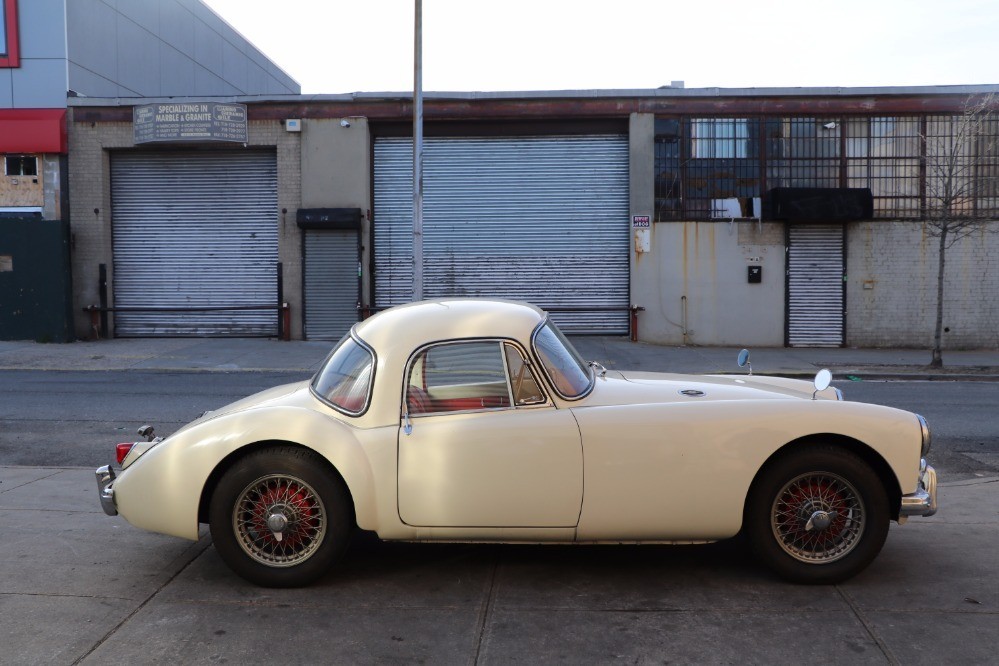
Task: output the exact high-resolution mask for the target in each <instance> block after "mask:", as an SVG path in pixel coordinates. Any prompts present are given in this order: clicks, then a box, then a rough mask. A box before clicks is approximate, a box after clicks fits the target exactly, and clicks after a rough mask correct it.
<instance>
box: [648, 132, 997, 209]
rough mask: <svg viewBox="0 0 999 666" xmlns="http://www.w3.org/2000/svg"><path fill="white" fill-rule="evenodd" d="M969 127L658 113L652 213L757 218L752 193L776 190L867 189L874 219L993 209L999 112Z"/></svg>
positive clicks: (995, 206) (995, 199) (995, 193)
mask: <svg viewBox="0 0 999 666" xmlns="http://www.w3.org/2000/svg"><path fill="white" fill-rule="evenodd" d="M973 125H974V126H973V129H971V130H969V129H968V127H967V126H968V118H967V116H963V115H957V116H859V115H858V116H842V117H821V116H811V117H805V116H800V117H785V118H781V117H762V116H761V117H756V118H703V117H699V118H684V117H675V118H671V119H663V118H657V119H656V129H655V134H656V136H655V163H654V168H655V206H656V209H655V220H656V221H659V222H662V221H669V220H709V219H731V218H733V217H754V216H755V215H756V214H758V213H757V211H756V203H755V201H754V200H755V199H757V198H760V197H763V196H764V195H765V193H766V192H767V191H769V190H771V189H773V188H776V187H807V188H840V187H850V188H869V189H870V190H871V193H872V195H873V197H874V217H875V219H922V218H925V217H926V216H933V215H937V214H939V213H940V212H941V211H942V210H943V209H944V208H946V209H947V210H948V211H949V213H950V214H952V215H953V214H958V215H965V214H967V215H978V216H983V217H984V216H999V115H997V114H991V115H988V116H986V117H984V118H978V119H976V121H975V122H974V123H973ZM761 151H762V155H761V154H760V153H761Z"/></svg>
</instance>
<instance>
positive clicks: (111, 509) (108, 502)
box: [96, 465, 118, 516]
mask: <svg viewBox="0 0 999 666" xmlns="http://www.w3.org/2000/svg"><path fill="white" fill-rule="evenodd" d="M96 474H97V494H98V496H99V497H100V499H101V508H102V509H104V513H106V514H108V515H109V516H117V515H118V505H117V504H115V501H114V487H113V486H112V485H111V484H113V483H114V479H115V474H114V470H113V469H111V465H104V467H99V468H98V469H97V472H96Z"/></svg>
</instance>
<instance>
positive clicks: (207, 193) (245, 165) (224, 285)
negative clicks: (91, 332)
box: [111, 151, 278, 337]
mask: <svg viewBox="0 0 999 666" xmlns="http://www.w3.org/2000/svg"><path fill="white" fill-rule="evenodd" d="M111 198H112V207H113V233H114V239H113V250H114V304H115V307H116V308H140V309H141V308H159V309H161V310H165V309H173V310H175V311H159V312H156V311H151V312H127V311H124V312H116V313H115V334H116V335H118V336H122V337H142V336H167V337H172V336H233V337H236V336H272V335H276V334H277V321H278V313H277V300H278V296H277V261H278V240H277V226H278V225H277V162H276V158H275V155H274V153H273V152H253V151H239V152H235V151H232V152H230V151H226V152H212V153H205V152H200V153H193V152H192V153H166V152H164V153H120V154H114V155H112V158H111ZM269 304H274V307H273V309H268V310H215V311H202V312H191V311H188V312H183V311H181V310H183V309H185V308H188V309H190V308H226V307H229V308H231V307H250V306H262V305H269Z"/></svg>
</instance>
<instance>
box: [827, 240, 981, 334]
mask: <svg viewBox="0 0 999 666" xmlns="http://www.w3.org/2000/svg"><path fill="white" fill-rule="evenodd" d="M989 227H990V228H991V229H992V230H993V231H996V232H999V221H993V222H990V223H989ZM938 248H939V239H937V238H933V237H931V236H930V235H929V234H928V232H927V226H926V225H925V224H924V223H921V222H880V221H879V222H858V223H854V224H850V225H848V227H847V316H846V322H847V344H849V345H850V346H853V347H917V348H926V347H929V346H931V345H932V344H933V326H934V318H935V316H936V288H937V286H936V285H937V267H938V263H937V257H938ZM945 267H946V277H945V286H944V289H945V292H944V327H945V329H949V331H945V332H944V334H943V341H944V348H945V349H982V348H992V349H994V348H996V347H999V233H990V232H988V231H985V230H980V231H976V232H975V233H974V234H972V235H971V236H970V237H968V238H965V239H964V240H962V241H959V242H958V243H957V244H956V245H954V246H953V247H951V248H950V249H949V250H948V251H947V258H946V264H945Z"/></svg>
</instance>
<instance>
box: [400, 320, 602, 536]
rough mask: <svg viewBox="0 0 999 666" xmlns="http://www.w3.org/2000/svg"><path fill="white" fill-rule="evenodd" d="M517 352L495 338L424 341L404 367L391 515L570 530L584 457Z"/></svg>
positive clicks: (439, 523) (444, 523) (562, 414)
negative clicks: (395, 504)
mask: <svg viewBox="0 0 999 666" xmlns="http://www.w3.org/2000/svg"><path fill="white" fill-rule="evenodd" d="M525 358H526V357H525V354H524V352H523V350H522V349H521V348H520V347H519V346H517V345H515V344H513V343H511V342H509V341H502V340H465V341H455V342H446V343H440V344H435V345H431V346H428V347H425V348H423V349H422V350H420V351H419V352H418V353H417V354H415V355H414V357H413V358H412V359H411V361H410V363H409V365H408V367H407V376H406V382H405V386H406V396H405V398H404V405H403V420H402V424H401V426H400V429H399V457H398V460H399V468H398V474H399V477H398V480H399V517H400V518H401V519H402V521H403V522H404V523H406V524H409V525H414V526H425V527H483V528H489V527H574V526H575V525H576V524H577V522H578V521H579V510H580V506H581V503H582V496H583V456H582V448H581V441H580V436H579V428H578V426H577V425H576V420H575V418H574V417H573V415H572V413H571V412H570V411H569V410H567V409H556V407H555V405H554V403H553V402H552V400H551V398H550V397H549V396H548V395H547V394H546V392H545V391H544V390H543V389H542V387H541V386H540V385H539V382H538V381H537V378H536V375H535V373H534V371H533V368H532V366H531V365H530V363H529V362H528V361H527V360H525Z"/></svg>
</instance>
